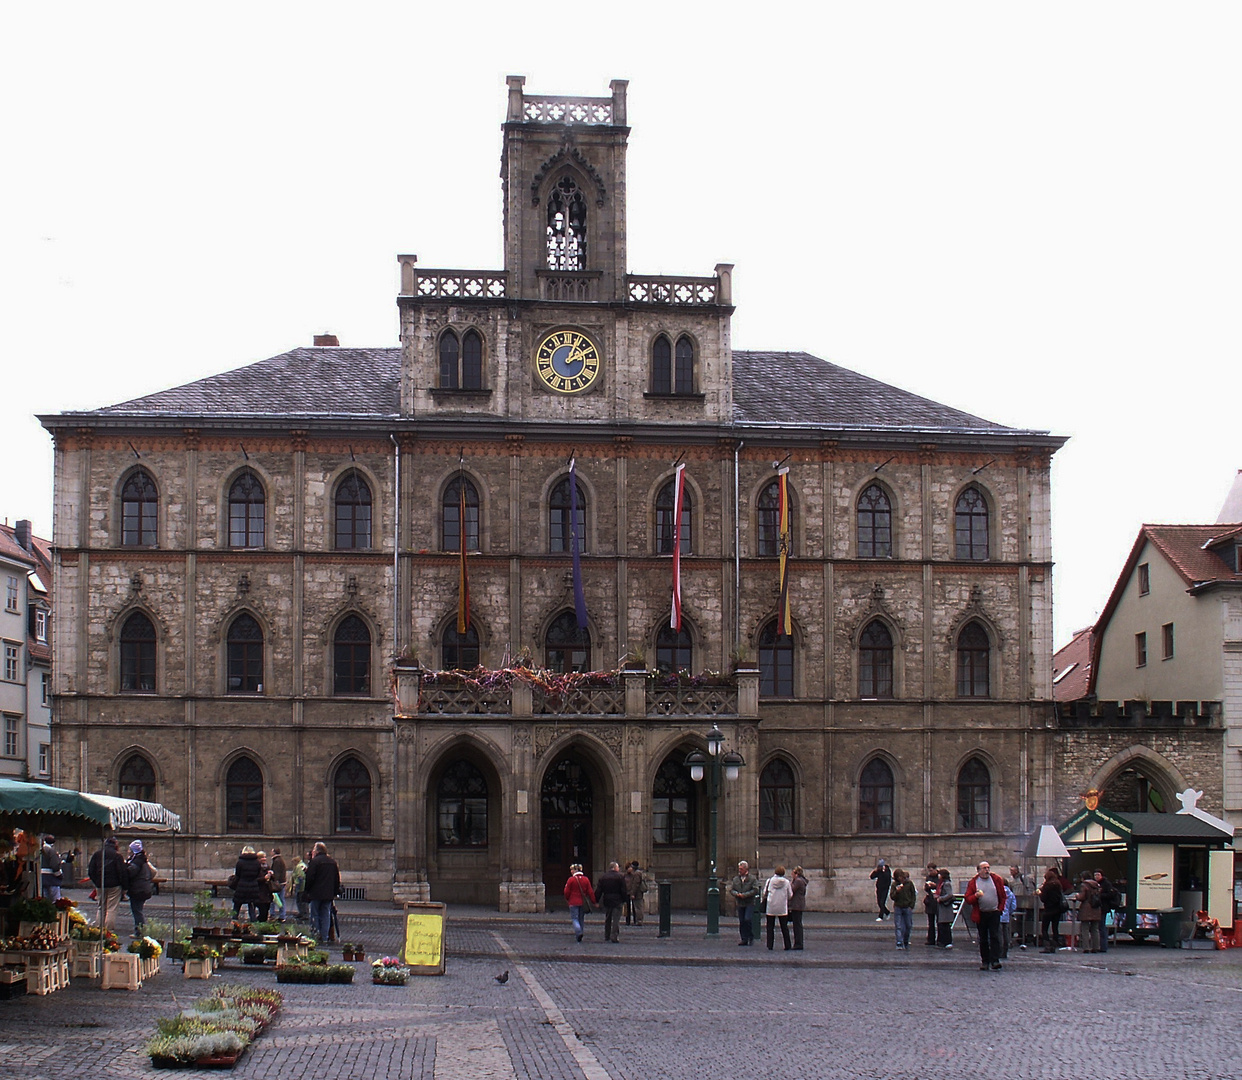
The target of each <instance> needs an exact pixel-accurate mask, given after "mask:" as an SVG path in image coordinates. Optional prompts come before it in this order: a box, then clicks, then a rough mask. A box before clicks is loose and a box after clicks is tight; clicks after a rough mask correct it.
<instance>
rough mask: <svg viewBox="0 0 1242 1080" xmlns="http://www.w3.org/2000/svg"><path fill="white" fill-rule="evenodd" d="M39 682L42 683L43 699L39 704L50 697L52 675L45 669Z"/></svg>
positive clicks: (44, 703) (45, 702)
mask: <svg viewBox="0 0 1242 1080" xmlns="http://www.w3.org/2000/svg"><path fill="white" fill-rule="evenodd" d="M41 682H42V683H43V700H42V702H41V704H43V705H46V704H47V703H48V701H49V700H51V697H52V676H51V675H49V674H48V673H47V672H46V671H45V672H44V673H43V675H42V676H41Z"/></svg>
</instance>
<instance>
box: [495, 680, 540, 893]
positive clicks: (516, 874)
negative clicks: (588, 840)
mask: <svg viewBox="0 0 1242 1080" xmlns="http://www.w3.org/2000/svg"><path fill="white" fill-rule="evenodd" d="M519 687H520V688H521V689H522V690H523V691H525V705H526V709H527V711H526V713H525V717H529V715H530V700H531V695H530V687H529V686H527V685H526V684H525V683H520V682H515V683H514V684H513V702H514V704H513V709H514V714H515V716H516V715H517V706H518V702H519V698H520V697H521V695H520V694H519ZM512 738H513V744H512V751H511V753H510V762H511V765H512V771H511V774H510V776H511V783H512V787H511V788H510V789H509V790H508V791H506V793H505V796H504V811H505V815H504V817H505V821H506V823H507V824H506V828H505V861H506V865H505V867H504V868H503V869H502V870H501V881H500V890H499V897H498V907H499V909H500V910H501V911H524V912H541V911H543V910H544V906H545V901H546V890H545V887H544V882H543V875H542V870H541V866H542V861H541V859H540V857H539V852H540V844H539V840H538V837H537V835H536V834H537V832H538V827H539V793H538V791H536V790H535V760H534V752H533V748H532V742H533V731H532V729H531V726H530V723H529V721H528V720H527V719H525V718H523V719H522V720H519V721H517V722H516V723H515V724H514V726H513V730H512Z"/></svg>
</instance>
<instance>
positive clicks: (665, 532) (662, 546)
mask: <svg viewBox="0 0 1242 1080" xmlns="http://www.w3.org/2000/svg"><path fill="white" fill-rule="evenodd" d="M676 484H677V482H676V481H675V480H670V481H669V482H668V483H667V484H665V485H664V486H663V487H662V488H660V493H659V494H658V495H657V496H656V505H655V510H656V552H657V554H660V555H671V554H672V553H673V539H674V536H675V532H674V528H673V525H674V522H673V511H674V509H675V504H676V499H677V488H676ZM692 546H693V545H692V544H691V536H690V489H689V487H688V486H683V488H682V493H681V553H682V554H683V555H689V554H690V550H691V547H692Z"/></svg>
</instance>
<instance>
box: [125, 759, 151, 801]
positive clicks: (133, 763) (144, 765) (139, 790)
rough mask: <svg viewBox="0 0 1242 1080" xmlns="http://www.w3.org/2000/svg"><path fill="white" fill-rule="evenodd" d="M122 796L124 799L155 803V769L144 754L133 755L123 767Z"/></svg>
mask: <svg viewBox="0 0 1242 1080" xmlns="http://www.w3.org/2000/svg"><path fill="white" fill-rule="evenodd" d="M117 779H118V780H119V781H120V796H121V798H122V799H141V800H142V801H143V802H155V769H154V768H153V767H152V765H151V762H149V761H148V760H147V759H146V758H145V757H143V756H142V754H131V755H130V756H129V757H127V758H126V759H125V763H124V764H123V765H122V766H121V772H120V775H119V776H118V777H117Z"/></svg>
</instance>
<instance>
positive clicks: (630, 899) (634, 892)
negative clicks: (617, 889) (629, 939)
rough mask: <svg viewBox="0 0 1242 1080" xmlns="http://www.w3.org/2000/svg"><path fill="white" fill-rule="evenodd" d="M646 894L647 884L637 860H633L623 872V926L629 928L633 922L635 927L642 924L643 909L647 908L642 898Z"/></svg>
mask: <svg viewBox="0 0 1242 1080" xmlns="http://www.w3.org/2000/svg"><path fill="white" fill-rule="evenodd" d="M646 892H647V882H646V880H645V879H644V878H643V872H642V870H640V869H639V867H638V860H637V859H635V860H634V861H633V862H632V863H630V865H629V866H628V867H627V868H626V871H625V925H626V926H629V925H630V921H631V920H633V923H634V925H635V926H642V924H643V915H644V911H643V909H644V908H645V907H646V906H647V902H646V900H645V899H643V897H644V896H645V894H646Z"/></svg>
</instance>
